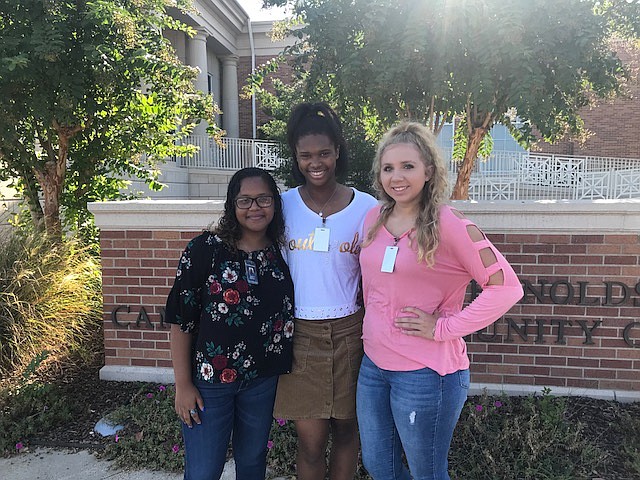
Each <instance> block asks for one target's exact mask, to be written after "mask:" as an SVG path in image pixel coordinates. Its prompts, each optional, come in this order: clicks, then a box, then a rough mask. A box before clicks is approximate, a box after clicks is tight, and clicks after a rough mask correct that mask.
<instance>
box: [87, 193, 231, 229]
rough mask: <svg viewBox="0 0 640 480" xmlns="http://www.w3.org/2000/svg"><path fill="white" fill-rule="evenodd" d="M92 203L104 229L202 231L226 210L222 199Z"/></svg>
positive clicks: (91, 205)
mask: <svg viewBox="0 0 640 480" xmlns="http://www.w3.org/2000/svg"><path fill="white" fill-rule="evenodd" d="M88 206H89V211H90V212H91V213H93V215H94V217H95V221H96V226H97V227H99V228H100V229H102V230H166V231H170V230H177V231H199V230H203V229H204V228H206V227H207V226H208V225H210V224H211V223H212V222H215V221H217V220H218V218H220V216H221V214H222V212H223V211H224V201H222V200H126V201H121V202H91V203H89V205H88Z"/></svg>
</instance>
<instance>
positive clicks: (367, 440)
mask: <svg viewBox="0 0 640 480" xmlns="http://www.w3.org/2000/svg"><path fill="white" fill-rule="evenodd" d="M468 390H469V370H460V371H458V372H455V373H451V374H449V375H445V376H443V377H442V376H440V375H438V374H437V373H436V372H434V371H433V370H431V369H429V368H423V369H421V370H413V371H408V372H393V371H389V370H382V369H380V368H378V367H377V366H376V365H375V364H374V363H373V362H372V361H371V360H370V359H369V357H367V356H366V355H365V356H364V358H363V359H362V365H361V366H360V375H359V377H358V389H357V395H356V409H357V413H358V425H359V428H360V440H361V442H362V461H363V463H364V466H365V468H366V469H367V471H368V472H369V475H371V477H373V478H374V479H375V480H391V479H395V480H410V479H411V478H413V479H414V480H427V479H428V480H449V473H448V471H447V470H448V461H447V455H448V453H449V447H450V445H451V438H452V437H453V430H454V428H455V426H456V423H457V422H458V418H459V417H460V412H461V411H462V407H463V405H464V402H465V400H466V398H467V391H468ZM402 450H404V452H405V455H406V457H407V462H408V463H409V470H410V471H411V473H409V470H407V468H406V467H405V466H404V464H403V463H402Z"/></svg>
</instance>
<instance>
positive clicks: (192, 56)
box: [187, 29, 208, 135]
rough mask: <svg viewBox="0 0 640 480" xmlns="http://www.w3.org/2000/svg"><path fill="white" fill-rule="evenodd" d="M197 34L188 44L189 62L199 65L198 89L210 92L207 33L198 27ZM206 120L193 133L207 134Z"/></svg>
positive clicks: (195, 65) (196, 85) (196, 82)
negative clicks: (208, 85)
mask: <svg viewBox="0 0 640 480" xmlns="http://www.w3.org/2000/svg"><path fill="white" fill-rule="evenodd" d="M196 31H197V33H196V36H195V37H193V38H190V39H189V42H188V44H187V63H188V64H189V65H191V66H192V67H198V69H199V72H198V76H197V77H196V81H195V82H194V86H195V87H196V90H200V91H202V92H205V93H208V87H207V73H208V68H207V34H206V32H205V31H204V30H201V29H197V30H196ZM206 128H207V124H206V122H200V124H198V126H197V127H196V128H195V129H194V130H193V135H206Z"/></svg>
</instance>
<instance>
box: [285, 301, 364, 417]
mask: <svg viewBox="0 0 640 480" xmlns="http://www.w3.org/2000/svg"><path fill="white" fill-rule="evenodd" d="M363 317H364V310H363V309H360V310H359V311H358V312H356V313H354V314H352V315H349V316H347V317H342V318H336V319H332V320H299V319H296V324H295V332H294V334H293V368H292V371H291V373H289V374H287V375H281V376H280V379H279V380H278V391H277V394H276V404H275V408H274V412H273V415H274V417H275V418H286V419H288V420H300V419H305V418H326V419H328V418H336V419H340V420H346V419H352V418H356V384H357V382H358V371H359V369H360V362H361V361H362V355H363V349H362V319H363Z"/></svg>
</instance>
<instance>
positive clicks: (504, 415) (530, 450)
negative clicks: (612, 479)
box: [449, 389, 605, 480]
mask: <svg viewBox="0 0 640 480" xmlns="http://www.w3.org/2000/svg"><path fill="white" fill-rule="evenodd" d="M565 411H566V399H565V398H562V397H553V396H551V394H550V390H549V389H545V390H544V391H543V394H542V395H541V396H533V395H532V396H528V397H488V396H486V395H485V396H482V397H479V398H475V399H472V400H470V401H468V402H467V403H466V404H465V407H464V410H463V412H462V415H461V417H460V421H459V422H458V426H457V427H456V431H455V434H454V439H453V445H452V448H451V453H450V455H449V465H450V470H451V478H456V479H465V480H474V479H477V480H484V479H486V478H491V479H493V480H512V479H514V478H517V479H518V480H546V479H549V480H551V479H553V480H563V479H565V480H572V479H578V478H591V476H589V474H590V473H591V472H592V471H593V470H595V469H596V468H597V467H599V466H600V465H601V464H602V462H603V461H604V459H605V455H604V453H603V452H602V451H600V450H599V449H598V448H596V447H595V446H594V445H593V444H592V443H590V442H589V441H588V440H587V439H586V438H585V436H584V435H583V431H582V430H583V426H582V424H580V423H571V422H569V421H568V420H567V419H566V418H565Z"/></svg>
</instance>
